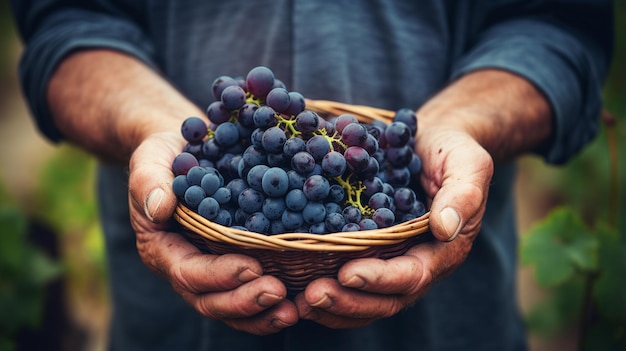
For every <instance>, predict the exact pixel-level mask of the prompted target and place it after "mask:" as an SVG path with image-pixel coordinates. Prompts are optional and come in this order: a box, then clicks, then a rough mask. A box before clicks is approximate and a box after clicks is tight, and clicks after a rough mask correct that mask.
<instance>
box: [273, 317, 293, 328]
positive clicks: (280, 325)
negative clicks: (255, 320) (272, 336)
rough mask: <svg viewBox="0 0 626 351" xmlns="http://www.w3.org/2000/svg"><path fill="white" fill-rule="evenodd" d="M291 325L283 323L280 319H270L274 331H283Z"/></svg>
mask: <svg viewBox="0 0 626 351" xmlns="http://www.w3.org/2000/svg"><path fill="white" fill-rule="evenodd" d="M291 325H292V324H290V323H286V322H283V321H282V320H280V319H272V327H274V328H276V329H284V328H287V327H290V326H291Z"/></svg>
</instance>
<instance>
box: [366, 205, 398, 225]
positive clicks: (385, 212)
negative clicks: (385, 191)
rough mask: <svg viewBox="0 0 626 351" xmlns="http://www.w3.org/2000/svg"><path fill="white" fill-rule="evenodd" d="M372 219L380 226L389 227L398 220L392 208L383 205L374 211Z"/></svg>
mask: <svg viewBox="0 0 626 351" xmlns="http://www.w3.org/2000/svg"><path fill="white" fill-rule="evenodd" d="M372 220H373V221H374V222H376V225H377V226H378V228H387V227H390V226H392V225H393V223H394V222H395V220H396V216H395V215H394V214H393V212H392V211H391V210H390V209H388V208H385V207H382V208H379V209H377V210H376V211H375V212H374V214H373V215H372Z"/></svg>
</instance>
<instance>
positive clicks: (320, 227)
mask: <svg viewBox="0 0 626 351" xmlns="http://www.w3.org/2000/svg"><path fill="white" fill-rule="evenodd" d="M309 233H311V234H326V233H328V231H327V230H326V224H325V223H324V222H319V223H314V224H311V226H310V227H309Z"/></svg>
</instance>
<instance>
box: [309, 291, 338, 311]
mask: <svg viewBox="0 0 626 351" xmlns="http://www.w3.org/2000/svg"><path fill="white" fill-rule="evenodd" d="M332 305H333V300H331V299H330V297H328V295H326V294H324V296H323V297H322V298H321V299H319V300H317V302H314V303H312V304H311V306H313V307H317V308H322V309H328V308H330V307H331V306H332Z"/></svg>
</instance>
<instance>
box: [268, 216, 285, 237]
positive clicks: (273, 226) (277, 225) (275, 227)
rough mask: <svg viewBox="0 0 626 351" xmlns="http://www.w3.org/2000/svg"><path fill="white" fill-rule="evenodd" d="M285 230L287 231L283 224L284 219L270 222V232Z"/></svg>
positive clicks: (283, 231)
mask: <svg viewBox="0 0 626 351" xmlns="http://www.w3.org/2000/svg"><path fill="white" fill-rule="evenodd" d="M281 218H282V216H281ZM285 232H287V229H286V228H285V226H284V225H283V221H282V220H281V219H275V220H273V221H271V222H270V234H272V235H274V234H282V233H285Z"/></svg>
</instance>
